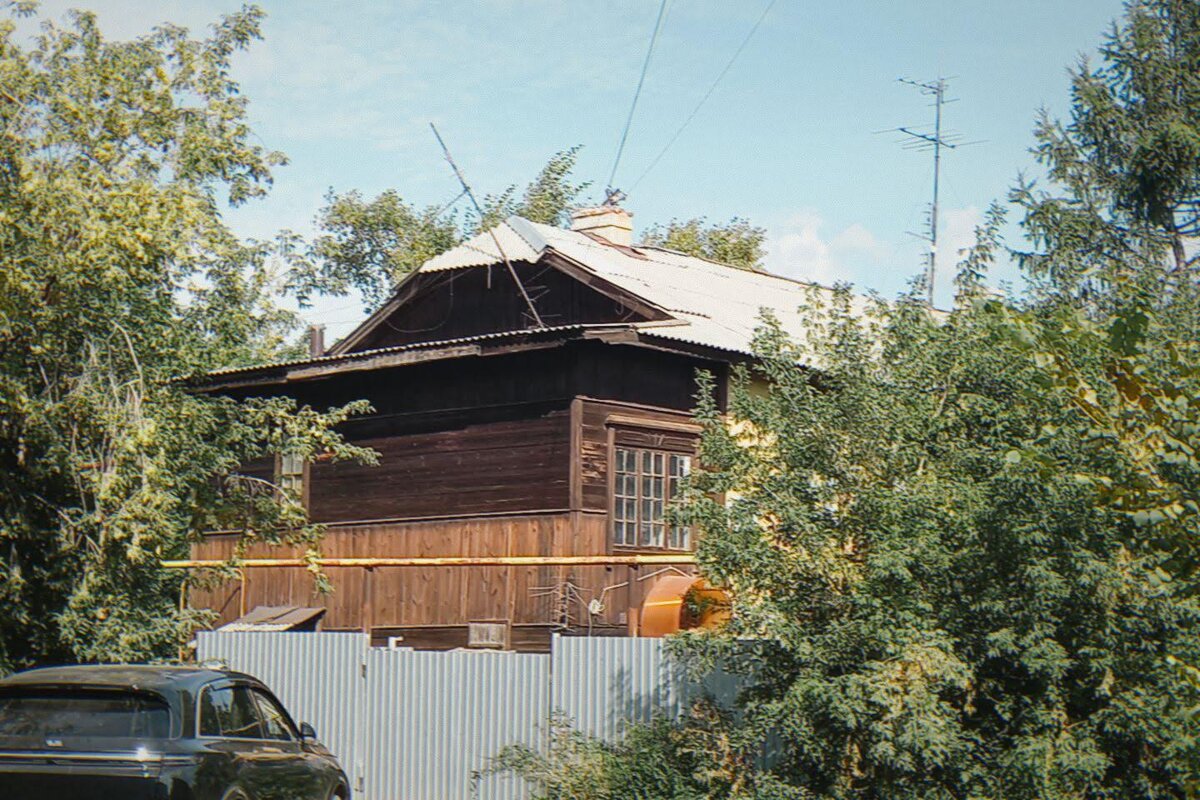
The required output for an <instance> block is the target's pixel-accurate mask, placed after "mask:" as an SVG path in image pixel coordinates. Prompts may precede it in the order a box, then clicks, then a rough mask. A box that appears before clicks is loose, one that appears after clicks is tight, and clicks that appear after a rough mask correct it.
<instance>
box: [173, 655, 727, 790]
mask: <svg viewBox="0 0 1200 800" xmlns="http://www.w3.org/2000/svg"><path fill="white" fill-rule="evenodd" d="M197 655H198V658H200V659H201V660H203V659H212V658H219V659H221V660H223V661H225V662H226V663H227V664H228V665H229V666H230V667H231V668H233V669H238V670H242V671H244V672H248V673H251V674H253V675H256V676H257V677H259V678H261V679H262V680H263V681H265V682H266V683H267V684H268V685H270V686H271V687H272V689H274V691H275V692H276V693H277V694H278V695H279V698H280V699H281V700H282V701H283V702H284V704H285V705H286V706H287V707H288V709H289V710H290V711H291V712H292V713H293V714H294V715H295V716H296V717H298V718H300V719H303V720H304V721H306V722H311V723H312V724H313V726H314V727H315V728H316V729H317V734H318V736H320V737H321V740H322V741H323V742H325V744H326V745H328V746H329V748H330V749H331V750H333V751H334V753H336V754H337V756H338V758H339V759H340V760H341V762H342V766H343V768H344V769H345V770H346V774H347V775H349V776H350V778H351V781H352V782H353V783H355V784H356V786H355V787H354V788H355V790H356V791H355V797H356V798H362V799H363V800H468V799H469V798H472V797H473V796H475V797H478V798H481V799H482V800H492V799H493V798H495V799H496V800H521V798H525V797H527V796H528V793H527V792H526V791H525V787H524V786H523V785H522V784H521V782H520V781H517V780H516V779H514V778H512V777H509V776H490V777H488V778H485V779H483V780H482V781H481V782H480V784H479V786H478V787H477V794H476V795H472V779H471V775H472V773H473V772H474V771H475V770H479V769H481V768H483V767H484V766H486V764H487V762H488V759H489V758H491V757H492V756H495V755H496V754H497V753H498V752H499V751H500V750H501V749H502V748H503V747H504V746H506V745H510V744H525V745H529V746H534V747H536V746H539V745H541V744H542V743H543V742H544V741H545V739H546V734H547V723H548V721H549V719H550V716H551V713H552V712H560V713H562V714H564V715H566V716H567V717H568V718H570V719H572V720H574V721H575V724H576V725H577V726H578V727H579V728H580V729H581V730H583V731H586V732H588V733H590V734H592V735H595V736H601V737H605V738H610V739H612V738H615V737H617V736H619V735H620V733H621V732H622V730H623V729H624V728H625V726H627V725H628V724H629V723H630V722H631V721H648V720H650V719H651V718H652V717H654V716H655V715H658V714H665V715H668V716H673V715H675V714H678V713H679V712H680V711H681V710H682V709H683V708H684V705H685V703H686V702H687V700H688V699H689V698H690V697H693V696H694V695H695V694H696V693H697V692H699V691H700V690H701V687H699V686H696V685H694V684H692V683H690V682H689V681H688V679H687V676H686V674H685V672H684V670H683V668H682V667H681V666H680V665H679V664H677V663H676V662H675V661H674V660H673V659H672V658H671V657H670V655H669V654H668V652H667V650H666V646H665V642H663V640H661V639H626V638H601V637H595V638H584V637H557V636H556V637H555V638H554V642H553V645H552V648H551V653H550V654H549V655H545V654H533V653H492V652H474V651H455V652H448V653H443V652H427V651H415V650H408V649H396V650H387V649H383V648H372V647H370V646H369V642H368V640H367V638H366V637H365V636H363V635H361V634H357V633H221V632H215V633H202V634H200V637H199V648H198V653H197ZM703 688H704V689H705V690H707V691H710V692H712V693H714V694H716V695H717V696H718V697H721V696H725V697H726V698H728V697H729V696H731V694H732V692H733V691H734V685H733V682H732V681H730V680H726V679H721V678H718V679H716V680H715V681H713V682H707V681H706V683H705V685H704V687H703Z"/></svg>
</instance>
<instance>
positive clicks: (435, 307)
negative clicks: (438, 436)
mask: <svg viewBox="0 0 1200 800" xmlns="http://www.w3.org/2000/svg"><path fill="white" fill-rule="evenodd" d="M513 269H514V270H515V271H516V273H517V275H518V277H520V279H521V283H522V284H523V285H524V287H525V290H526V292H528V293H529V295H530V297H531V298H533V299H534V302H535V304H536V307H537V310H538V314H539V316H541V318H542V321H543V322H544V323H545V324H546V325H550V326H555V325H573V324H587V323H605V322H630V321H638V320H642V319H645V317H644V316H641V315H638V314H636V313H635V312H633V311H632V310H631V309H629V308H627V307H626V306H625V305H623V304H622V303H620V302H618V301H617V300H615V299H613V298H612V297H609V296H607V295H605V294H602V293H601V292H598V291H597V290H595V289H592V288H590V287H588V286H585V285H584V284H582V283H580V282H579V281H577V280H575V279H574V278H572V277H570V276H568V275H565V274H564V273H562V272H560V271H559V270H557V269H555V268H554V267H551V266H549V265H546V264H528V263H523V262H515V263H514V264H513ZM407 291H408V292H409V293H411V298H410V299H409V300H408V301H407V303H405V304H404V305H402V306H401V307H399V308H398V309H396V311H395V312H393V313H392V315H391V316H390V317H388V318H387V321H386V322H385V323H384V324H382V325H380V326H379V328H377V329H376V330H374V331H372V332H371V334H370V335H368V336H367V337H366V338H365V339H363V340H362V341H361V342H358V343H357V345H356V346H355V347H354V350H355V351H363V350H371V349H374V348H378V347H391V346H393V345H400V344H413V343H416V342H437V341H445V340H447V339H458V338H462V337H467V336H477V335H479V334H482V333H495V332H499V331H514V330H517V331H519V330H522V329H524V328H531V327H533V326H534V321H533V318H532V316H531V315H530V313H529V307H528V306H527V305H526V303H525V299H524V298H523V297H521V294H520V292H519V291H518V290H517V287H516V284H515V283H514V282H513V279H512V276H511V275H509V273H508V270H507V269H505V268H504V267H496V268H494V269H492V270H491V271H490V272H489V271H488V270H484V269H464V270H453V271H445V272H431V273H428V274H425V275H419V276H418V277H417V278H416V279H414V281H413V282H411V283H410V284H409V285H408V288H407Z"/></svg>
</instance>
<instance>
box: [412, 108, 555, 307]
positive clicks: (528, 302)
mask: <svg viewBox="0 0 1200 800" xmlns="http://www.w3.org/2000/svg"><path fill="white" fill-rule="evenodd" d="M429 127H430V129H432V130H433V135H434V137H436V138H437V140H438V144H440V145H441V146H442V153H444V154H445V156H446V162H447V163H448V164H449V165H450V169H452V170H454V175H455V177H457V178H458V182H459V183H460V184H462V188H463V192H465V193H466V195H467V197H469V198H471V205H473V206H475V213H476V214H478V215H479V220H480V222H482V221H483V220H484V219H485V215H484V213H483V208H481V207H480V205H479V201H478V200H476V199H475V193H474V192H472V191H471V187H470V186H468V185H467V179H466V178H464V177H463V174H462V170H460V169H459V168H458V164H455V163H454V158H453V157H452V156H451V155H450V148H449V147H446V142H445V141H443V140H442V135H441V134H440V133H438V129H437V126H436V125H434V124H433V123H432V122H431V123H429ZM487 231H488V234H489V235H490V236H491V237H492V244H494V245H496V251H497V252H499V253H500V258H502V259H504V266H506V267H508V274H509V275H511V276H512V279H513V283H515V284H516V285H517V290H518V291H519V292H520V293H521V297H522V298H524V300H525V305H526V306H528V307H529V313H530V314H531V315H532V316H533V321H534V322H536V323H537V326H538V327H539V328H544V327H546V323H544V322H542V316H541V314H538V311H537V308H535V307H534V305H533V301H532V300H531V299H529V293H528V292H526V291H525V285H524V284H523V283H521V279H520V278H519V277H517V271H516V270H515V269H513V265H512V262H511V261H509V260H508V254H507V253H505V252H504V248H503V247H502V246H501V245H500V239H499V238H497V236H496V229H495V228H488V229H487Z"/></svg>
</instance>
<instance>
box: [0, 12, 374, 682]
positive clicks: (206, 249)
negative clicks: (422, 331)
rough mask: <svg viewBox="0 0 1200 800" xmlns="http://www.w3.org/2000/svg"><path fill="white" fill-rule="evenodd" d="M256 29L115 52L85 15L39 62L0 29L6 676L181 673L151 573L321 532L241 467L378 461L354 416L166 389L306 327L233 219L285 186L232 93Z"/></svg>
mask: <svg viewBox="0 0 1200 800" xmlns="http://www.w3.org/2000/svg"><path fill="white" fill-rule="evenodd" d="M15 8H16V10H17V11H28V9H27V8H24V7H21V6H18V7H15ZM261 16H262V14H261V12H260V11H259V10H257V9H255V8H253V7H247V8H245V9H243V10H242V11H240V12H238V13H235V14H231V15H229V16H226V17H223V18H222V19H221V20H220V21H219V22H218V23H217V24H216V25H214V26H213V27H212V30H211V33H210V34H209V35H208V36H207V37H206V38H203V39H194V38H192V37H190V36H189V34H188V32H187V31H186V30H184V29H182V28H179V27H177V26H173V25H163V26H161V27H159V28H156V29H155V30H154V31H153V32H152V33H150V34H149V35H147V36H144V37H141V38H139V39H136V40H133V41H127V42H121V41H109V40H106V39H105V38H104V37H103V36H102V34H101V32H100V30H99V29H98V27H97V24H96V20H95V17H94V16H93V15H91V14H88V13H83V12H74V13H72V14H71V15H70V16H69V18H68V20H67V22H66V24H65V25H58V24H54V23H46V24H44V25H43V26H42V28H41V32H40V34H39V35H38V36H37V37H36V39H34V40H33V41H32V42H31V43H29V44H25V43H24V42H25V40H24V39H23V37H21V36H19V35H18V34H17V33H16V29H15V25H14V24H13V22H12V21H10V20H2V21H0V131H2V132H3V135H0V598H3V601H4V603H5V609H6V613H5V614H3V615H0V669H5V668H13V667H20V666H25V665H28V664H30V663H34V662H37V661H40V660H47V659H54V660H68V659H86V660H96V659H145V658H151V657H164V656H169V655H172V654H173V653H174V652H175V651H174V647H175V645H176V644H177V643H178V642H179V641H180V636H181V635H183V634H185V633H186V632H187V631H189V630H190V628H191V626H193V625H194V624H195V623H196V622H198V621H199V619H198V617H197V615H195V614H189V613H186V612H181V611H180V610H179V608H178V605H177V603H178V598H179V593H180V588H181V581H182V579H183V577H182V575H180V574H178V573H167V572H166V571H164V570H163V569H162V568H161V565H160V562H161V561H162V560H163V559H168V558H178V557H186V555H187V552H188V545H189V543H190V542H191V541H193V540H194V538H195V537H196V536H197V535H198V533H199V532H200V531H203V530H206V529H213V528H218V527H219V528H226V529H232V530H244V531H247V532H251V531H253V533H252V534H249V533H248V535H251V536H253V537H255V538H260V539H267V540H274V541H293V542H297V543H300V544H303V545H306V546H308V547H309V550H310V552H315V547H316V546H317V542H318V540H319V536H320V528H319V527H318V526H313V525H310V524H308V522H307V520H306V519H305V517H304V514H303V509H301V508H300V507H299V505H298V504H297V503H295V502H293V501H291V500H290V499H289V498H287V497H286V496H280V495H279V494H278V493H277V492H276V491H274V488H273V487H268V486H263V485H261V484H259V483H257V482H255V481H252V480H250V479H248V478H244V477H241V476H239V474H238V472H237V469H238V464H240V463H242V462H244V461H246V460H249V459H252V458H255V457H259V456H263V455H267V454H271V453H279V452H283V451H288V452H296V453H299V454H301V455H308V456H311V455H315V454H316V453H324V452H329V453H331V454H332V456H333V457H334V458H365V459H369V458H370V457H371V455H372V454H371V453H369V452H364V451H362V450H360V449H358V448H354V447H349V446H347V445H346V444H345V443H344V442H343V441H342V440H341V439H340V437H339V436H338V435H337V434H336V433H335V432H334V426H335V425H336V424H337V423H338V422H339V421H340V420H342V419H344V418H345V416H346V415H347V414H350V413H354V412H355V411H358V410H361V408H362V406H361V404H355V405H353V406H351V407H348V408H345V409H331V410H328V411H320V412H318V411H315V410H312V409H308V408H298V407H297V406H296V405H295V403H293V402H291V401H287V400H248V401H245V402H234V401H232V400H221V399H212V398H208V397H205V396H201V395H194V394H189V393H187V392H185V391H183V386H182V385H181V384H180V383H179V382H177V381H175V380H174V379H175V378H177V377H179V376H186V375H190V374H195V373H199V372H203V371H204V370H208V369H213V368H217V367H222V366H234V365H240V364H247V363H253V362H257V361H261V360H264V359H267V358H270V357H272V356H274V355H275V354H277V353H278V352H279V350H280V348H281V346H283V344H284V342H285V340H286V337H287V335H288V334H289V332H290V331H291V330H292V328H293V327H294V325H295V321H294V319H293V317H292V316H291V315H290V314H288V313H286V312H284V311H282V310H281V309H280V308H279V307H277V306H276V305H275V303H274V298H275V296H276V293H277V288H278V287H277V285H276V283H277V281H276V280H275V278H274V277H273V275H272V273H271V270H270V262H269V259H268V253H269V250H270V248H268V247H266V246H263V245H261V244H255V243H246V242H241V241H239V240H238V239H237V238H236V237H234V236H233V235H232V234H231V233H230V231H229V230H228V229H227V228H226V227H225V225H224V223H223V221H222V218H221V208H222V206H223V204H225V203H231V204H234V205H237V204H240V203H243V202H246V201H248V200H251V199H253V198H256V197H259V196H261V195H263V194H264V193H265V192H266V191H267V189H268V187H269V185H270V181H271V169H272V167H273V166H276V165H278V164H281V163H283V157H282V156H281V155H280V154H278V153H273V152H269V151H266V150H264V149H263V148H262V147H260V146H259V145H258V144H255V142H254V137H253V135H252V133H251V131H250V129H249V127H248V126H247V124H246V119H245V116H246V103H247V101H246V99H245V98H244V97H243V96H242V95H241V94H240V92H239V89H238V86H237V84H236V83H234V82H233V81H232V79H231V78H230V77H229V73H230V58H231V57H232V56H233V54H234V53H236V52H237V51H239V50H241V49H243V48H245V47H247V46H248V45H249V44H250V43H251V42H252V41H253V40H255V39H257V38H258V36H259V23H260V20H261Z"/></svg>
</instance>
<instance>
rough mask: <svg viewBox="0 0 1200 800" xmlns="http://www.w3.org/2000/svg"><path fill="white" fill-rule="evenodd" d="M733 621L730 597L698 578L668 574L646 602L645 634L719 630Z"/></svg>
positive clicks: (652, 588) (654, 636) (655, 586)
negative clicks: (730, 615) (729, 620)
mask: <svg viewBox="0 0 1200 800" xmlns="http://www.w3.org/2000/svg"><path fill="white" fill-rule="evenodd" d="M728 619H729V594H728V593H727V592H726V591H725V590H724V589H717V588H714V587H712V586H709V585H708V582H707V581H705V580H704V579H703V578H700V577H697V576H695V575H664V576H663V577H661V578H659V579H658V580H657V581H655V582H654V585H653V586H651V587H650V591H649V592H647V593H646V599H645V600H643V601H642V613H641V631H640V633H641V635H642V636H647V637H650V638H657V637H659V636H667V635H668V634H672V633H677V632H678V631H682V630H692V629H695V628H716V627H718V626H720V625H722V624H723V623H724V622H725V621H726V620H728Z"/></svg>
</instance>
